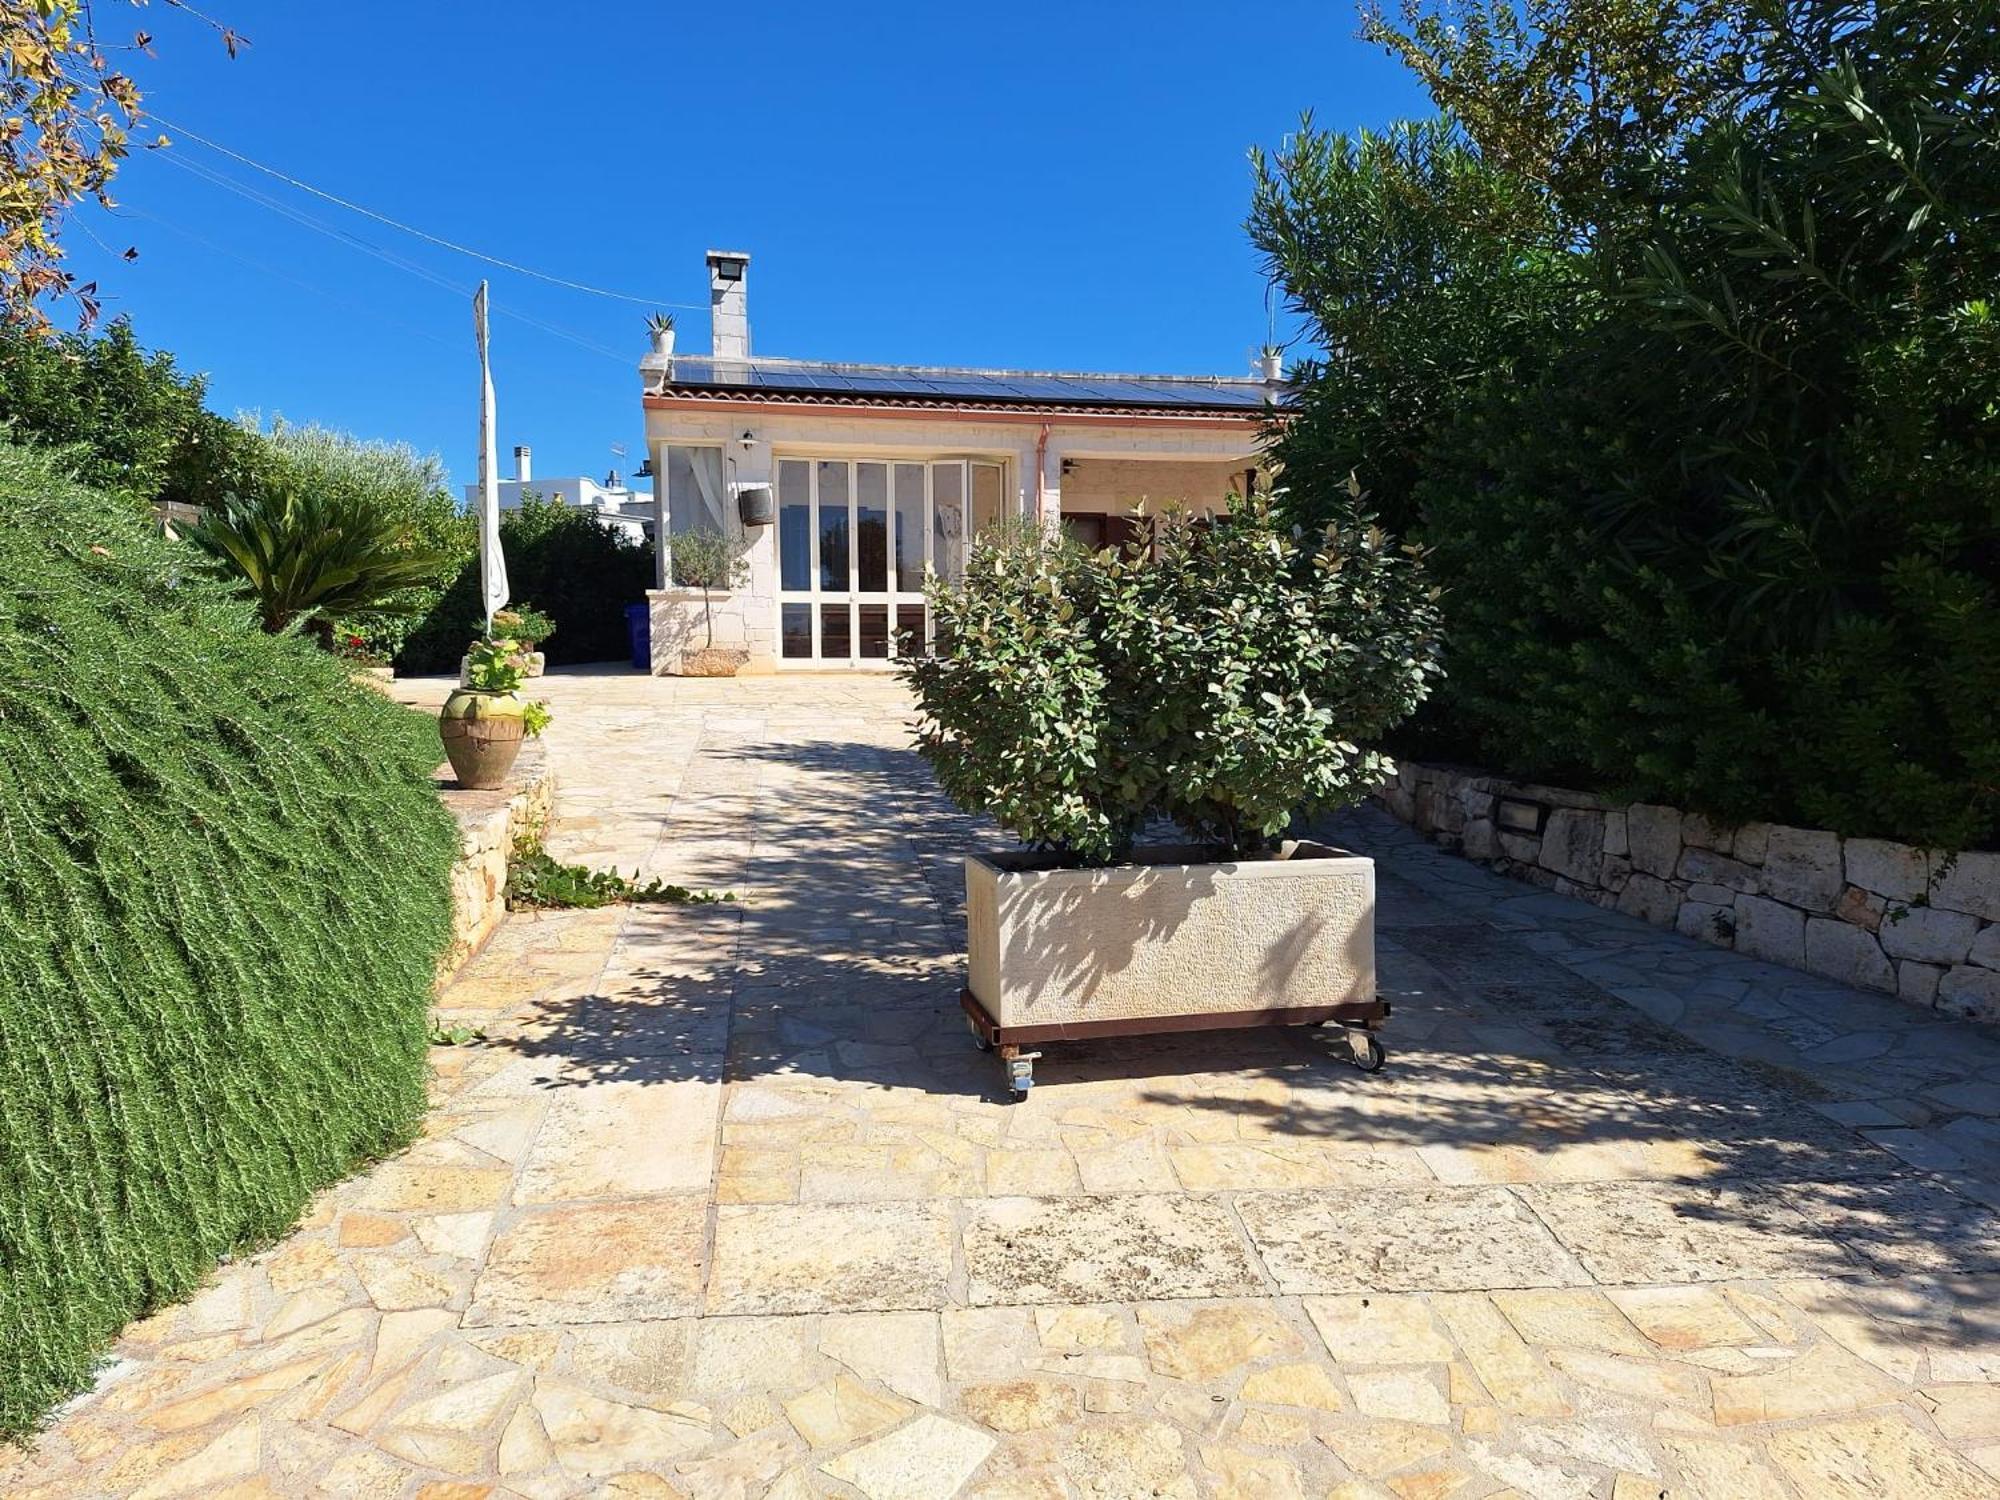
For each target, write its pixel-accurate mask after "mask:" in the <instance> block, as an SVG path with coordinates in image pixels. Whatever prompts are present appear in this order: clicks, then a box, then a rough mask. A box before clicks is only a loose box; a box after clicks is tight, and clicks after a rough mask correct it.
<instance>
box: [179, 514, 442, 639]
mask: <svg viewBox="0 0 2000 1500" xmlns="http://www.w3.org/2000/svg"><path fill="white" fill-rule="evenodd" d="M188 540H189V541H190V542H192V543H194V545H195V546H197V547H199V548H200V549H201V550H202V551H204V552H206V553H208V554H209V556H210V557H211V558H212V559H213V560H214V564H215V567H216V570H217V571H218V572H220V573H222V574H223V575H224V576H225V577H228V578H231V579H233V580H235V581H236V583H237V585H238V591H239V592H241V593H243V594H246V595H248V596H249V597H250V598H252V599H254V600H255V601H256V604H257V611H258V614H259V616H260V617H261V618H262V620H263V624H264V628H265V629H266V630H267V631H270V632H271V633H272V634H274V635H275V634H277V633H279V632H280V631H283V630H287V629H290V628H291V627H293V626H294V625H297V626H299V627H301V628H302V629H305V630H308V631H310V632H311V633H313V634H314V635H317V636H319V637H320V638H321V639H322V640H324V639H327V638H329V637H330V636H331V634H332V631H333V622H334V621H335V620H337V619H359V618H362V617H365V616H370V615H396V614H408V613H411V612H412V611H413V610H414V609H415V607H416V605H415V603H414V602H413V601H412V600H411V599H410V598H409V597H408V591H409V590H410V589H412V588H414V587H416V586H418V585H420V584H425V583H432V582H435V581H436V578H437V573H438V570H439V569H440V568H441V567H443V566H444V562H445V559H444V558H443V557H442V556H441V555H440V554H438V553H434V552H429V551H425V550H422V549H421V548H419V547H418V546H417V545H416V543H415V540H414V537H413V535H412V533H411V531H410V528H409V527H408V526H407V525H405V524H403V523H402V522H399V521H396V520H394V519H392V518H390V517H388V516H387V515H385V514H384V513H383V512H382V511H381V510H380V509H379V508H378V507H377V506H375V505H373V504H371V503H370V502H368V501H367V500H364V499H360V498H356V497H351V496H342V497H328V496H326V495H324V494H322V493H320V492H317V491H307V490H305V489H303V488H301V487H300V486H298V485H295V484H290V483H275V484H271V485H269V486H268V487H261V488H260V489H259V490H258V492H256V493H255V494H253V495H250V496H248V497H241V496H231V497H230V498H229V499H228V500H227V501H225V502H224V503H223V505H222V507H221V509H220V511H219V512H216V511H211V512H210V513H209V514H208V515H207V516H206V517H204V518H203V520H202V521H201V523H200V524H199V525H197V526H195V527H194V528H193V529H192V530H190V531H189V533H188Z"/></svg>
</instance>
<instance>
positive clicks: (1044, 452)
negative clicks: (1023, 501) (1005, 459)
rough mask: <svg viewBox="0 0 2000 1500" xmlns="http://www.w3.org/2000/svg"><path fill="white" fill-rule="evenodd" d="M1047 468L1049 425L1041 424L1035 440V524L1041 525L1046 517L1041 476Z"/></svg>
mask: <svg viewBox="0 0 2000 1500" xmlns="http://www.w3.org/2000/svg"><path fill="white" fill-rule="evenodd" d="M1048 467H1049V424H1048V423H1047V422H1044V423H1042V432H1041V436H1040V437H1038V438H1036V439H1035V524H1036V525H1038V526H1039V525H1042V524H1044V523H1045V522H1046V520H1047V517H1046V516H1045V515H1044V514H1043V505H1042V476H1043V475H1044V474H1046V473H1047V472H1048Z"/></svg>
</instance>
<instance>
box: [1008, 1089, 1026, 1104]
mask: <svg viewBox="0 0 2000 1500" xmlns="http://www.w3.org/2000/svg"><path fill="white" fill-rule="evenodd" d="M1007 1093H1008V1095H1009V1097H1011V1098H1012V1099H1013V1101H1014V1102H1015V1103H1016V1104H1026V1103H1027V1102H1028V1091H1027V1090H1026V1089H1009V1090H1008V1091H1007Z"/></svg>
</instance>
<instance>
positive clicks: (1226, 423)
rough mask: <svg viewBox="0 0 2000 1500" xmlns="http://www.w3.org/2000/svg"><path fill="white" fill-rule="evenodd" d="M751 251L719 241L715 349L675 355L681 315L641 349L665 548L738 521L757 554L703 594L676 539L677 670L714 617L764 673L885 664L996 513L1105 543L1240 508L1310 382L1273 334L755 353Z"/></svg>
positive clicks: (662, 667)
mask: <svg viewBox="0 0 2000 1500" xmlns="http://www.w3.org/2000/svg"><path fill="white" fill-rule="evenodd" d="M749 267H750V257H749V256H748V255H746V254H743V253H742V252H740V251H720V250H712V251H710V252H709V254H708V279H709V305H710V309H711V317H712V327H711V352H709V353H708V354H700V355H678V356H677V355H676V354H675V353H674V348H673V333H672V332H671V331H670V330H665V331H662V332H661V333H660V334H659V335H657V336H656V338H655V342H654V349H653V352H652V353H651V354H649V355H647V356H646V357H645V359H644V360H642V361H641V363H640V374H641V378H642V380H643V383H644V396H643V401H644V407H645V418H646V447H647V461H648V464H649V466H650V469H651V471H652V473H653V474H655V475H656V476H658V477H657V478H655V480H654V485H655V487H656V489H657V491H658V501H657V504H658V509H657V510H656V511H655V513H654V514H655V517H656V523H655V524H656V528H657V529H658V530H660V531H661V532H663V533H664V535H665V540H666V542H667V545H666V547H664V548H661V549H659V551H660V553H665V554H669V555H670V554H671V550H672V542H673V538H674V536H676V535H684V534H686V533H687V532H689V531H693V530H702V531H716V530H720V531H724V532H727V533H728V534H729V535H731V536H733V537H735V538H737V539H738V541H739V544H740V545H741V546H742V547H743V549H744V554H745V559H746V561H747V563H748V569H747V576H746V579H745V581H744V583H743V584H742V586H740V587H737V588H733V589H729V590H726V591H721V592H718V593H715V594H714V595H713V596H712V597H710V598H708V599H706V600H704V599H703V597H702V595H701V594H700V593H699V592H692V591H689V590H686V589H680V588H671V587H668V586H667V583H668V579H667V575H666V569H667V566H668V558H667V556H658V562H659V576H658V579H657V582H658V583H659V585H660V587H658V588H656V589H655V590H654V591H653V592H652V593H651V594H650V596H649V598H650V600H651V603H652V630H653V670H654V671H655V672H672V671H676V670H679V667H680V663H681V655H682V652H683V650H685V649H687V647H686V646H685V645H684V644H683V643H687V642H691V641H694V640H697V639H698V640H699V641H700V642H701V643H703V644H705V643H706V642H707V638H708V633H709V632H708V625H709V621H710V619H711V617H712V619H713V626H714V635H715V645H717V646H719V647H725V648H730V649H734V650H738V651H741V652H742V653H743V656H744V657H745V658H746V660H745V661H744V665H743V670H745V671H750V672H770V671H798V670H810V669H814V668H820V669H825V668H870V667H875V668H881V667H887V666H889V665H890V664H891V662H892V661H893V659H894V657H895V655H896V653H897V652H898V651H899V650H902V649H915V650H922V649H924V643H925V642H926V641H927V640H928V639H929V636H930V629H931V622H930V621H929V620H928V619H927V618H926V614H927V611H926V609H925V605H924V595H923V586H924V579H925V577H926V576H927V575H929V574H932V573H936V574H939V575H941V576H943V577H945V578H947V579H949V578H955V577H957V576H958V574H959V571H960V569H961V568H962V567H963V566H964V558H965V549H966V543H967V541H968V539H969V538H970V537H971V536H973V535H975V534H976V533H977V532H979V531H980V530H981V529H982V528H984V527H986V526H988V525H991V524H992V523H993V522H995V521H997V520H999V519H1001V518H1003V517H1007V516H1025V517H1032V518H1034V519H1035V520H1037V521H1040V522H1041V523H1042V524H1044V525H1061V526H1062V527H1064V528H1065V529H1067V530H1068V531H1069V532H1071V534H1073V535H1074V536H1076V537H1077V539H1078V540H1080V541H1083V542H1085V543H1087V544H1089V545H1091V546H1096V547H1102V546H1107V545H1113V544H1117V543H1120V542H1123V541H1126V540H1128V539H1134V538H1140V537H1143V536H1145V535H1146V534H1148V532H1149V529H1150V527H1151V525H1152V521H1151V519H1150V517H1151V513H1152V512H1153V511H1154V510H1155V509H1156V508H1157V507H1158V506H1159V505H1161V504H1162V503H1164V502H1168V501H1179V502H1185V503H1187V504H1189V505H1191V506H1194V507H1196V508H1202V507H1216V506H1221V505H1223V504H1224V503H1226V499H1227V497H1228V496H1229V495H1230V494H1232V493H1236V494H1241V493H1243V491H1244V489H1245V488H1246V486H1247V485H1249V484H1250V483H1251V482H1252V481H1253V479H1254V475H1255V470H1256V468H1257V465H1258V463H1259V460H1260V457H1261V453H1262V445H1261V441H1260V440H1261V438H1262V436H1263V434H1264V433H1265V432H1266V431H1267V430H1268V429H1269V427H1270V426H1271V424H1272V423H1273V421H1274V420H1277V419H1278V418H1280V417H1281V415H1282V414H1283V413H1284V411H1285V410H1286V409H1287V408H1288V406H1289V403H1290V400H1291V392H1290V390H1289V388H1288V387H1287V385H1286V384H1285V381H1284V378H1283V369H1282V364H1281V361H1280V360H1279V358H1278V357H1277V356H1276V355H1275V353H1268V352H1267V353H1266V354H1265V355H1264V356H1263V357H1262V358H1260V360H1259V361H1258V364H1257V368H1256V369H1255V370H1254V371H1253V372H1251V373H1250V374H1249V375H1248V376H1216V375H1200V376H1174V375H1097V374H1084V373H1078V372H1070V371H1062V372H1052V371H1029V370H979V369H960V368H930V367H912V366H900V365H863V364H842V363H834V362H829V361H823V360H798V359H777V358H772V357H770V356H768V355H764V354H756V355H753V354H752V353H751V351H750V316H749V305H748V296H747V291H748V282H749ZM656 555H657V554H656ZM697 620H699V621H700V624H699V627H697V625H696V623H695V622H696V621H697ZM697 628H698V630H699V634H698V635H697ZM899 639H900V642H903V643H907V645H905V644H899Z"/></svg>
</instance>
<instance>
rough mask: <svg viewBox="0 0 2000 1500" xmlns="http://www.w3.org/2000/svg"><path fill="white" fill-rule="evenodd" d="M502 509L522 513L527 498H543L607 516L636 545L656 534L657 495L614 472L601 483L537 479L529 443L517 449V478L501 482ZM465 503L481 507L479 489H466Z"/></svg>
mask: <svg viewBox="0 0 2000 1500" xmlns="http://www.w3.org/2000/svg"><path fill="white" fill-rule="evenodd" d="M499 491H500V509H502V510H503V511H507V510H519V509H520V508H521V497H522V496H523V495H540V496H542V498H544V499H546V500H560V501H561V502H562V503H563V504H564V505H573V506H575V507H576V508H577V509H579V510H594V511H596V512H597V513H598V514H599V515H601V516H602V517H604V520H605V522H606V524H607V525H609V526H611V527H612V528H613V529H614V530H617V531H620V532H623V533H624V534H625V535H626V536H628V537H630V538H631V539H632V540H633V541H635V542H643V541H646V540H648V539H649V538H651V536H652V534H653V492H652V491H651V490H635V489H633V488H632V487H631V486H630V485H628V484H626V483H625V482H624V480H623V479H621V478H620V477H619V475H618V471H617V470H616V469H613V470H612V471H611V472H610V473H609V474H606V475H605V476H604V479H603V482H602V483H600V482H598V481H597V480H595V479H587V478H585V477H584V476H582V475H580V474H566V475H558V476H555V477H552V478H548V479H537V478H535V477H534V451H533V450H532V449H531V448H529V446H528V445H527V444H526V443H520V444H517V445H516V446H515V448H514V477H513V478H512V479H503V480H501V481H500V483H499ZM465 503H466V505H467V506H469V507H470V508H472V509H474V510H477V509H478V508H479V486H478V485H477V484H468V485H466V486H465Z"/></svg>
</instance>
